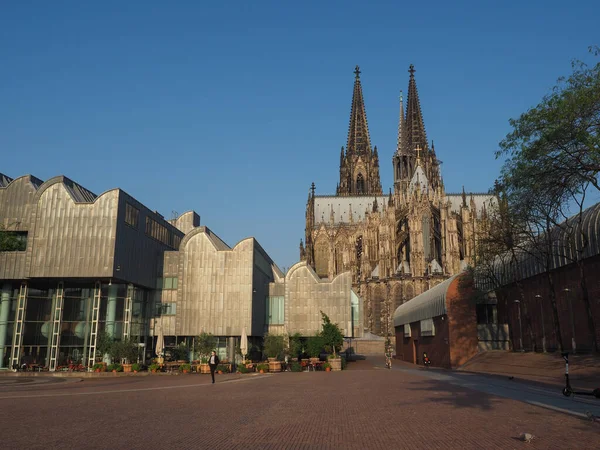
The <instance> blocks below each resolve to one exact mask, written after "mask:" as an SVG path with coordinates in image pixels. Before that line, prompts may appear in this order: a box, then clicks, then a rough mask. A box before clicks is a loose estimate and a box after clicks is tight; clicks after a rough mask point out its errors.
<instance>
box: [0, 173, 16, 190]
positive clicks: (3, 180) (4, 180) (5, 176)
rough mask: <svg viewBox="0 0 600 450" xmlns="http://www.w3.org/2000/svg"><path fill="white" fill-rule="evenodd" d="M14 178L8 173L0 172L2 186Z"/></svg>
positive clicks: (0, 185)
mask: <svg viewBox="0 0 600 450" xmlns="http://www.w3.org/2000/svg"><path fill="white" fill-rule="evenodd" d="M12 180H13V179H12V178H11V177H9V176H8V175H4V174H3V173H0V187H6V186H8V185H9V184H10V182H11V181H12Z"/></svg>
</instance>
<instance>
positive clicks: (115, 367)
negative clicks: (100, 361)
mask: <svg viewBox="0 0 600 450" xmlns="http://www.w3.org/2000/svg"><path fill="white" fill-rule="evenodd" d="M107 370H108V371H109V372H123V366H122V365H121V364H110V365H109V366H108V367H107Z"/></svg>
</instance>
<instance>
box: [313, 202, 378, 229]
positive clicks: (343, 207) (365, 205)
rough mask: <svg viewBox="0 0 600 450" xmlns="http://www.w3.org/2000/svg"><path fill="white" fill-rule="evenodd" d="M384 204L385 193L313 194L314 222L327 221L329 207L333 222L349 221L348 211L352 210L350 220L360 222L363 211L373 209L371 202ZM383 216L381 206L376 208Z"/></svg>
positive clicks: (363, 214) (317, 223)
mask: <svg viewBox="0 0 600 450" xmlns="http://www.w3.org/2000/svg"><path fill="white" fill-rule="evenodd" d="M375 199H377V203H378V204H380V205H385V204H386V203H385V202H386V201H387V199H388V197H387V195H377V196H369V195H361V196H336V195H315V206H314V221H315V222H314V223H315V225H316V226H318V225H319V224H320V223H321V222H325V223H329V219H330V216H331V209H332V208H333V219H334V220H333V222H334V224H339V223H350V222H351V221H350V211H352V222H360V221H362V220H364V219H365V211H367V210H368V211H369V213H371V212H372V211H373V202H374V200H375ZM378 212H379V214H380V215H381V216H382V217H383V215H384V211H383V208H379V209H378Z"/></svg>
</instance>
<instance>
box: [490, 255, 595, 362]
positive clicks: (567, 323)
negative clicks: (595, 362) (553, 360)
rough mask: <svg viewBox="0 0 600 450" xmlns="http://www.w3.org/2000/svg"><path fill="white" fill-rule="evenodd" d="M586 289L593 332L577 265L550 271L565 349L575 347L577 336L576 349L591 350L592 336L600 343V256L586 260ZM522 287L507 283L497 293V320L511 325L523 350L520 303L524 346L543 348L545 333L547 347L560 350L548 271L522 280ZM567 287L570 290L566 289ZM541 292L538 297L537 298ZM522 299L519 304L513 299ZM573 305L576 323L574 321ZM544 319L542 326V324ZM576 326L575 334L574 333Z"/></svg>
mask: <svg viewBox="0 0 600 450" xmlns="http://www.w3.org/2000/svg"><path fill="white" fill-rule="evenodd" d="M584 270H585V276H586V280H587V289H588V295H589V300H590V304H591V309H592V316H593V318H594V322H595V329H594V330H593V331H592V330H591V329H590V326H589V322H588V314H587V310H586V306H585V303H584V301H583V299H582V291H581V287H580V284H579V283H580V274H579V268H578V267H577V265H576V264H570V265H568V266H564V267H561V268H559V269H557V270H554V271H552V272H551V274H552V279H553V282H554V291H555V293H556V307H557V310H558V316H559V324H560V331H561V336H562V341H563V348H564V349H565V350H572V344H571V338H572V337H573V336H574V337H575V342H576V347H577V351H579V352H589V351H591V350H592V336H593V335H594V334H595V336H596V342H598V343H600V257H599V256H595V257H593V258H588V259H587V260H585V262H584ZM520 284H521V289H522V292H523V295H522V296H521V289H519V286H517V285H516V284H512V285H509V286H505V287H503V288H502V289H500V290H499V291H497V292H496V294H497V297H498V319H499V321H500V322H505V323H508V324H509V325H510V335H511V340H512V343H513V349H514V350H517V351H518V350H520V342H519V335H520V326H519V314H518V313H519V305H520V307H521V323H522V328H523V349H524V350H526V351H542V344H543V337H544V335H545V336H546V349H547V350H548V351H555V350H557V349H558V341H557V330H556V327H555V325H554V319H553V310H552V304H551V300H550V287H549V282H548V275H547V274H546V273H543V274H540V275H536V276H534V277H531V278H527V279H525V280H522V281H521V283H520ZM565 289H568V291H566V290H565ZM537 295H539V297H536V296H537ZM516 299H519V300H520V301H521V303H519V304H517V303H515V302H514V300H516ZM571 308H572V314H573V323H571ZM542 320H543V326H542ZM573 328H574V329H575V334H574V335H573Z"/></svg>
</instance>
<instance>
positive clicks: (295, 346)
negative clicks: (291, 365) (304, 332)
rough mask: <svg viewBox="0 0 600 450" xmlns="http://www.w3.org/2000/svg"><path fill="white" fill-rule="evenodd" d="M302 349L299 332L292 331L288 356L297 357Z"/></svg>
mask: <svg viewBox="0 0 600 450" xmlns="http://www.w3.org/2000/svg"><path fill="white" fill-rule="evenodd" d="M301 351H302V336H301V335H300V333H294V334H293V335H291V336H290V340H289V347H288V352H289V354H290V356H292V357H294V358H295V357H297V356H298V355H299V354H300V352H301Z"/></svg>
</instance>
